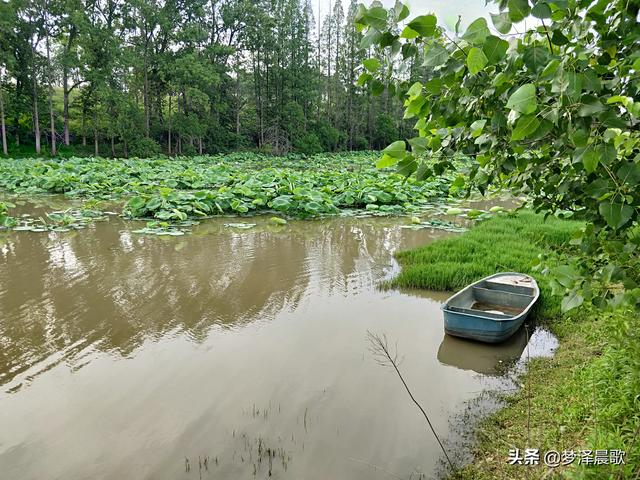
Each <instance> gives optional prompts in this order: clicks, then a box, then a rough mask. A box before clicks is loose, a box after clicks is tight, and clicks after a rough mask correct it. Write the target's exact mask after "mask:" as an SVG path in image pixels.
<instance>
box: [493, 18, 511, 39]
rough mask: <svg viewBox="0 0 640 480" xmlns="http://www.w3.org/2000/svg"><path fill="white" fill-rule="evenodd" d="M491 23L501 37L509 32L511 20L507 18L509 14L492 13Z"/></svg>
mask: <svg viewBox="0 0 640 480" xmlns="http://www.w3.org/2000/svg"><path fill="white" fill-rule="evenodd" d="M491 21H492V22H493V26H494V27H496V30H498V31H499V32H500V33H502V34H503V35H506V34H507V33H509V32H510V31H511V19H510V18H509V13H507V12H503V13H499V14H493V13H492V14H491Z"/></svg>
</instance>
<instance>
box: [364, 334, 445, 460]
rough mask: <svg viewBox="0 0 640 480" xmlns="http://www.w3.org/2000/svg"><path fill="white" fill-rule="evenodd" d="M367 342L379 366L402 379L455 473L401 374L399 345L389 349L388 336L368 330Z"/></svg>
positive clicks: (427, 418) (442, 446) (426, 416)
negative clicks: (392, 371) (390, 369)
mask: <svg viewBox="0 0 640 480" xmlns="http://www.w3.org/2000/svg"><path fill="white" fill-rule="evenodd" d="M367 340H368V341H369V351H370V352H371V354H372V355H373V358H374V359H375V361H376V362H377V363H378V364H379V365H382V366H383V367H391V368H393V369H394V370H395V372H396V373H397V374H398V377H400V380H401V381H402V384H403V385H404V388H405V390H406V391H407V393H408V394H409V397H411V400H412V401H413V403H415V405H416V406H417V407H418V408H419V409H420V411H421V412H422V415H423V416H424V418H425V420H426V421H427V423H428V424H429V428H430V429H431V432H432V433H433V436H434V437H436V440H437V441H438V444H439V445H440V448H441V449H442V453H443V454H444V457H445V458H446V459H447V462H448V463H449V467H451V471H452V472H455V467H454V466H453V462H452V461H451V459H450V458H449V455H448V454H447V451H446V450H445V448H444V445H442V442H441V441H440V437H438V434H437V433H436V430H435V429H434V428H433V425H432V424H431V420H429V416H428V415H427V412H426V411H425V410H424V408H422V405H420V403H418V401H417V400H416V399H415V397H414V396H413V393H411V390H410V389H409V386H408V385H407V382H406V381H405V380H404V377H403V376H402V373H400V369H399V368H398V367H399V365H400V362H399V361H398V344H396V345H395V348H393V350H392V349H391V348H390V347H389V340H388V339H387V335H386V334H384V333H383V334H382V335H379V334H376V333H372V332H370V331H369V330H367Z"/></svg>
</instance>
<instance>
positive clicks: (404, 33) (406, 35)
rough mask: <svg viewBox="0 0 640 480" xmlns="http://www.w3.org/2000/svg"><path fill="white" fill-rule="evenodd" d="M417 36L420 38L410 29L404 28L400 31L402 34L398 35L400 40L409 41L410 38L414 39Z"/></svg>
mask: <svg viewBox="0 0 640 480" xmlns="http://www.w3.org/2000/svg"><path fill="white" fill-rule="evenodd" d="M418 36H420V34H419V33H418V32H416V31H415V30H414V29H413V28H411V27H404V29H403V30H402V33H400V38H407V39H411V38H416V37H418Z"/></svg>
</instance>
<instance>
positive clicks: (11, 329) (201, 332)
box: [0, 205, 553, 480]
mask: <svg viewBox="0 0 640 480" xmlns="http://www.w3.org/2000/svg"><path fill="white" fill-rule="evenodd" d="M24 208H25V209H26V210H28V211H33V210H34V207H33V206H31V205H27V206H26V207H24ZM35 211H36V212H37V208H35ZM230 221H234V220H230V219H215V220H208V221H206V222H203V223H202V224H201V225H199V226H197V227H194V231H193V234H191V235H187V236H183V237H157V236H145V235H136V234H134V233H132V230H135V229H136V228H140V225H141V223H140V222H124V221H122V220H121V219H119V218H117V217H110V219H109V221H108V222H98V223H95V224H92V225H90V226H89V227H88V228H87V229H86V230H82V231H78V232H69V233H55V232H49V233H35V232H14V233H5V234H3V235H2V236H0V312H1V318H0V346H1V349H0V425H1V426H2V428H0V472H2V475H1V476H2V478H8V479H24V480H29V479H34V480H35V479H38V480H40V479H65V480H73V479H86V478H91V479H122V478H136V479H195V478H212V479H213V478H224V479H237V478H238V479H240V478H247V479H252V478H276V479H277V478H282V479H300V478H305V479H327V478H349V479H377V478H381V479H382V478H416V479H417V478H431V477H432V476H433V475H435V472H437V471H438V469H439V468H440V462H441V452H440V450H439V447H438V445H437V443H436V441H435V439H434V438H433V436H432V435H431V433H430V432H429V431H428V429H427V426H426V424H425V422H424V419H423V418H422V417H421V414H420V412H419V410H417V409H416V407H415V405H413V404H412V403H411V401H410V399H409V397H408V396H407V394H406V392H405V391H404V389H403V387H402V384H401V383H400V381H399V379H398V378H397V377H396V376H395V375H394V374H393V373H392V372H391V371H390V370H388V369H386V368H384V367H381V366H380V365H378V364H377V363H376V362H375V360H374V358H373V357H372V355H371V353H370V351H369V344H368V343H367V338H366V337H367V331H371V332H374V333H379V334H386V335H387V337H388V338H389V341H390V343H391V344H392V345H394V346H397V349H398V351H399V355H400V357H401V358H403V359H404V360H403V363H402V365H401V370H402V372H403V374H404V375H405V378H406V380H407V382H408V383H409V385H410V387H411V388H412V390H413V393H414V395H415V396H416V397H417V398H418V399H419V401H420V402H421V403H422V405H423V406H424V408H425V409H426V411H427V412H428V413H429V414H430V416H431V419H432V421H433V423H434V427H435V428H436V429H437V431H438V432H440V434H441V437H442V438H443V439H444V440H445V442H446V443H447V444H448V445H455V443H456V439H457V438H458V437H459V436H460V432H459V431H456V428H454V425H455V423H456V422H455V419H456V418H459V417H460V415H462V414H463V413H464V412H465V411H466V409H467V408H468V405H469V403H468V402H469V401H471V400H473V399H475V398H477V397H478V395H479V394H480V393H481V392H482V391H484V390H487V389H489V390H492V389H493V390H495V389H499V388H507V387H505V384H506V383H508V382H506V380H505V379H504V378H502V377H501V376H500V375H499V372H501V371H503V369H502V368H501V365H502V364H505V363H508V362H511V361H512V360H514V359H518V358H519V357H520V356H521V355H522V354H523V350H524V349H525V345H526V337H524V332H521V334H519V335H517V336H515V337H514V338H513V339H512V340H511V341H509V342H507V344H505V345H501V346H498V347H488V346H484V345H480V344H476V343H471V342H466V341H462V340H458V339H455V338H450V337H445V335H444V333H443V327H442V315H441V311H440V304H441V302H442V301H443V300H444V299H445V298H446V297H447V296H448V294H446V293H425V292H399V291H381V290H379V289H377V285H378V284H379V282H380V281H381V280H382V279H384V278H389V277H390V276H392V275H393V274H394V272H396V271H397V269H398V266H397V265H396V263H395V261H394V260H393V253H394V252H396V251H397V250H399V249H406V248H411V247H414V246H417V245H421V244H425V243H427V242H430V241H433V240H435V239H437V238H440V237H442V236H444V235H451V233H446V232H443V231H438V230H433V229H421V230H411V229H403V228H401V226H402V225H406V224H407V219H406V218H396V219H389V218H386V219H385V218H335V219H327V220H318V221H292V222H289V224H288V225H285V226H282V227H274V226H270V225H269V224H268V222H267V220H266V219H262V218H257V219H252V220H251V221H252V222H255V223H257V224H258V225H257V226H256V227H255V228H253V229H249V230H238V229H233V228H229V227H225V226H224V224H225V223H228V222H230ZM536 335H537V338H538V339H540V338H542V343H543V344H544V345H549V343H550V342H551V343H553V342H552V341H551V340H545V339H544V335H543V336H542V337H540V335H539V334H535V335H534V336H536ZM542 350H545V347H543V348H542ZM421 474H424V475H423V476H421Z"/></svg>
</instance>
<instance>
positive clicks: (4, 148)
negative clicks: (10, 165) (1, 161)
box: [0, 87, 9, 155]
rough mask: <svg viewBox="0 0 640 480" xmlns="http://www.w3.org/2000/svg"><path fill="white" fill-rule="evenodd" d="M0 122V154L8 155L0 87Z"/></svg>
mask: <svg viewBox="0 0 640 480" xmlns="http://www.w3.org/2000/svg"><path fill="white" fill-rule="evenodd" d="M0 122H1V125H2V153H4V154H5V155H8V154H9V152H8V150H7V128H6V126H5V124H4V99H3V98H2V89H1V87H0Z"/></svg>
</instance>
